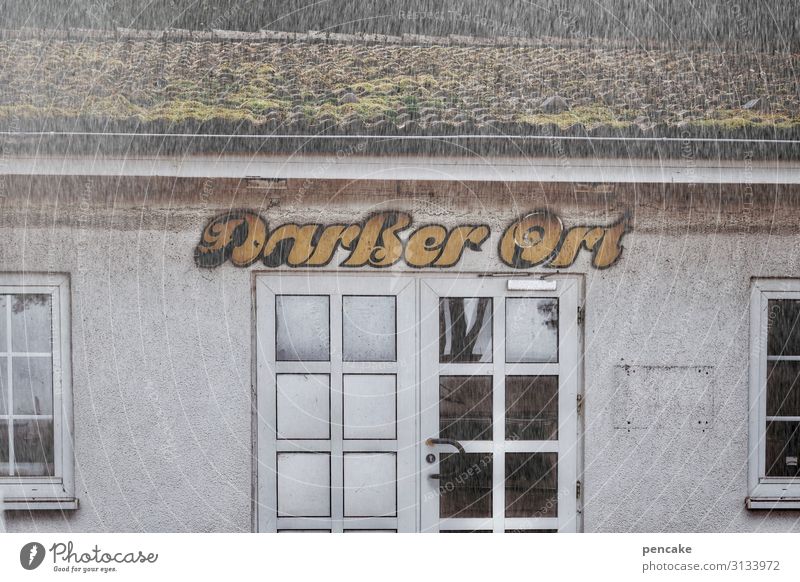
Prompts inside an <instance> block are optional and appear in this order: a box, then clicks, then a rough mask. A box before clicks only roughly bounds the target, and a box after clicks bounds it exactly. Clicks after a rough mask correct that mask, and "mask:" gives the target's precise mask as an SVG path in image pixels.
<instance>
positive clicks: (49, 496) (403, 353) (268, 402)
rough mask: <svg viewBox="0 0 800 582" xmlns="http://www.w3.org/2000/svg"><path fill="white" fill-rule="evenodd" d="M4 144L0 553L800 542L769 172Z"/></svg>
mask: <svg viewBox="0 0 800 582" xmlns="http://www.w3.org/2000/svg"><path fill="white" fill-rule="evenodd" d="M11 133H14V135H13V136H11V137H8V136H7V138H8V139H9V140H11V139H12V138H13V140H14V141H9V143H10V144H11V145H12V146H13V148H12V149H11V150H9V152H10V153H8V154H7V155H6V156H5V158H4V160H5V163H4V165H3V167H2V171H3V190H4V192H5V196H4V198H3V200H2V204H3V213H2V222H1V223H0V230H1V231H2V238H3V241H4V245H3V247H2V248H3V251H2V253H1V254H0V286H2V287H3V289H2V290H0V298H2V301H3V302H2V304H0V313H1V314H2V320H0V321H2V322H3V324H4V325H2V326H0V328H1V329H2V330H3V334H2V336H0V339H2V342H0V352H2V357H3V361H2V364H3V368H2V377H3V382H4V384H0V387H3V388H4V390H3V396H4V400H3V405H2V406H3V408H0V419H2V420H0V427H2V430H0V468H2V470H3V472H4V473H5V474H6V475H5V476H3V477H2V478H0V491H1V492H2V496H3V504H4V505H3V507H4V509H5V511H4V512H3V513H2V522H1V523H2V525H3V528H4V529H5V530H6V531H9V532H24V531H65V530H68V531H201V532H206V531H290V530H300V531H307V530H313V531H333V532H339V531H401V532H405V531H547V532H554V531H562V532H583V531H585V532H604V531H610V532H629V531H741V532H745V531H748V532H749V531H765V532H767V531H768V532H780V531H791V530H796V529H797V517H798V513H797V511H798V509H800V480H799V479H798V477H797V475H798V461H797V459H798V454H800V436H798V434H800V433H798V430H797V429H798V426H799V425H800V397H798V394H800V388H798V387H797V382H796V379H797V372H796V370H795V367H796V362H797V360H798V359H800V339H798V338H800V331H798V328H797V323H798V321H797V320H798V317H799V316H800V278H798V268H799V266H800V263H799V261H800V254H798V253H797V251H796V249H797V246H798V244H800V231H798V226H797V224H798V216H800V200H799V199H798V194H800V190H799V189H798V188H799V186H798V184H800V169H798V167H797V164H796V161H793V160H796V157H793V156H794V153H792V150H791V149H790V146H791V144H788V145H787V144H781V143H780V140H772V141H769V140H767V141H768V142H769V143H767V144H766V145H765V144H764V140H762V139H761V138H753V139H750V140H744V142H743V143H739V142H738V141H737V140H738V139H739V138H735V137H734V138H730V140H729V141H730V142H731V143H733V144H734V146H735V147H734V149H733V150H732V151H726V152H725V153H723V154H719V151H717V150H716V149H714V148H723V147H726V145H725V144H726V143H727V142H726V140H725V139H718V140H714V139H710V138H707V137H703V136H699V135H694V134H692V136H691V137H689V136H687V137H683V138H682V137H681V134H680V133H678V134H677V136H673V137H671V138H669V137H667V138H653V141H654V142H657V143H658V144H668V146H669V148H671V149H669V148H667V149H664V150H663V151H662V150H658V151H656V154H657V155H655V154H652V153H651V154H650V155H644V154H642V153H641V152H639V153H637V154H636V155H631V156H627V157H626V156H621V155H619V153H620V152H621V151H625V150H626V149H627V148H638V147H640V144H641V142H640V141H637V140H636V139H633V138H630V137H625V136H618V137H616V138H614V139H612V140H610V141H606V140H605V138H602V137H600V136H590V135H584V136H583V137H581V139H580V140H576V143H575V144H574V145H573V142H572V141H570V139H569V136H568V135H559V136H557V137H553V136H548V135H541V134H539V135H538V143H539V145H538V146H536V147H540V148H541V149H539V150H538V151H526V150H525V149H524V148H525V147H527V145H524V144H529V143H531V141H530V140H532V138H534V137H536V136H527V137H526V136H518V137H519V138H520V140H521V141H519V142H518V143H521V144H523V147H522V150H521V151H520V152H518V153H517V155H509V154H508V150H509V147H508V145H507V144H505V145H503V144H504V143H505V142H504V140H503V139H502V138H499V137H498V136H496V135H495V136H489V135H487V136H474V137H472V138H470V139H472V140H473V141H472V142H471V143H472V144H473V145H474V144H477V146H476V147H475V148H472V147H471V149H470V151H469V153H465V152H457V150H459V149H460V145H459V140H458V138H457V136H456V138H455V139H450V138H449V137H448V138H444V137H441V136H439V137H437V136H435V135H434V136H431V135H428V136H424V137H425V141H426V143H427V144H430V143H432V142H440V141H445V142H447V144H448V145H447V147H446V148H445V149H444V151H439V152H434V153H431V152H427V151H423V149H424V148H419V147H418V146H410V145H408V144H409V142H410V141H413V140H411V139H410V138H409V136H395V137H393V138H389V140H390V141H392V142H393V143H394V144H395V145H394V146H392V147H394V148H395V151H391V149H390V151H387V150H386V147H385V145H384V142H385V141H386V139H387V138H385V137H382V136H380V135H372V136H363V137H359V136H358V135H357V133H356V132H352V135H351V136H350V137H352V139H351V140H348V136H341V135H340V136H338V137H337V139H338V140H339V142H337V143H338V144H339V145H337V147H336V148H335V149H334V148H331V147H328V146H324V147H322V148H321V149H322V150H326V149H327V151H320V152H312V151H308V148H300V149H299V150H297V149H296V147H295V146H296V144H295V141H296V140H297V139H298V138H297V137H296V136H291V135H287V136H284V137H283V138H275V137H272V138H268V137H265V136H261V137H260V139H259V140H258V145H257V146H252V145H251V144H252V143H253V141H254V140H252V139H250V138H248V137H247V136H245V137H242V136H237V137H235V138H230V140H229V141H228V142H226V143H228V145H224V146H223V145H219V141H218V140H220V139H225V138H220V137H219V136H217V137H214V138H213V139H211V140H210V142H209V140H204V148H203V151H196V150H194V149H193V148H192V147H191V146H188V145H187V144H191V143H192V142H193V141H196V140H198V139H199V138H198V137H197V135H195V136H192V135H184V136H179V135H175V134H170V136H167V137H163V136H162V137H163V139H164V140H168V141H170V140H171V141H170V144H172V145H170V146H169V147H167V148H166V149H165V150H162V149H161V146H160V145H159V144H160V143H161V141H160V140H162V137H158V138H156V141H155V143H154V142H153V138H152V136H149V137H148V136H142V135H141V134H140V135H139V136H133V137H131V136H130V135H126V136H125V137H123V138H120V137H119V136H110V133H109V132H106V133H103V132H99V133H96V132H87V135H85V136H83V137H81V136H80V135H78V136H77V137H75V133H73V134H64V135H49V136H48V135H45V134H42V133H37V132H34V131H29V132H27V131H25V130H24V128H23V129H20V128H16V129H14V131H13V132H11ZM89 134H91V135H89ZM8 135H10V134H8ZM70 135H71V136H72V137H70ZM251 137H252V136H251ZM410 137H412V138H413V137H414V136H410ZM450 137H452V136H450ZM314 139H317V140H319V138H318V137H316V138H314V137H310V138H309V140H310V141H313V140H314ZM415 139H416V138H415ZM71 140H75V141H76V142H80V143H78V144H76V143H72V141H71ZM104 140H105V141H104ZM108 140H113V141H108ZM148 140H150V141H148ZM214 140H217V141H214ZM526 140H528V141H526ZM659 140H660V141H659ZM286 141H289V142H291V144H290V145H287V146H284V145H280V144H281V143H282V142H286ZM301 141H302V140H301ZM323 141H324V140H323ZM533 141H536V140H533ZM230 142H235V143H237V144H239V145H238V146H236V147H233V146H230ZM42 143H44V144H45V147H44V148H42V147H41V144H42ZM341 143H344V144H345V145H344V146H342V145H341ZM37 144H38V145H37ZM174 144H179V147H180V148H185V149H183V150H179V151H177V152H176V150H175V148H174V147H173V146H174ZM242 144H244V145H242ZM265 144H267V145H265ZM274 144H278V145H274ZM254 147H255V149H256V150H261V151H252V150H253V148H254ZM284 147H287V148H290V149H292V150H296V151H292V152H289V153H287V152H285V151H281V149H282V148H284ZM658 147H662V145H658ZM554 148H555V149H554ZM560 148H561V149H560ZM575 148H583V153H582V154H580V155H579V153H577V150H576V149H575ZM709 148H711V149H713V150H714V151H716V152H717V155H716V156H713V155H709V154H708V149H709ZM748 148H752V149H748ZM765 148H767V149H766V150H765ZM769 148H778V150H775V151H778V154H774V152H773V151H772V150H771V149H769ZM781 148H782V149H781ZM511 149H512V150H513V149H514V148H513V147H512V148H511ZM496 151H501V153H493V152H496ZM587 151H589V152H592V151H593V152H595V154H594V155H586V152H587ZM605 151H611V152H612V153H614V152H615V155H604V154H601V153H597V152H605ZM752 151H755V152H756V153H755V155H753V153H752ZM454 152H455V153H454ZM686 152H688V153H686ZM662 153H663V154H664V155H661V154H662Z"/></svg>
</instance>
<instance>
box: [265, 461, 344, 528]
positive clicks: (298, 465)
mask: <svg viewBox="0 0 800 582" xmlns="http://www.w3.org/2000/svg"><path fill="white" fill-rule="evenodd" d="M330 487H331V456H330V453H278V516H279V517H330V515H331V489H330Z"/></svg>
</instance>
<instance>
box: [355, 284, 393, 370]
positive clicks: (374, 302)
mask: <svg viewBox="0 0 800 582" xmlns="http://www.w3.org/2000/svg"><path fill="white" fill-rule="evenodd" d="M395 310H396V307H395V298H394V297H369V296H363V295H362V296H345V297H343V298H342V333H343V337H342V341H343V343H342V351H343V357H344V360H345V361H346V362H393V361H394V360H395V358H396V356H395V332H396V328H397V324H396V323H395V321H396V320H395Z"/></svg>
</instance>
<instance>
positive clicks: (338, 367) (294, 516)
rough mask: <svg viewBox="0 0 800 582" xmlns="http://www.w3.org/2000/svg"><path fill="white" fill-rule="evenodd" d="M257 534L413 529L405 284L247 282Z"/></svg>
mask: <svg viewBox="0 0 800 582" xmlns="http://www.w3.org/2000/svg"><path fill="white" fill-rule="evenodd" d="M256 281H257V282H256V317H257V326H256V350H257V362H258V363H257V375H256V381H257V413H258V419H257V423H258V507H257V516H258V529H259V531H278V530H280V531H295V530H315V531H332V532H341V531H344V530H363V529H368V530H383V531H415V530H416V529H417V511H416V507H417V491H418V488H417V473H418V470H417V466H416V463H417V459H416V426H415V411H416V409H417V403H416V386H415V382H414V379H415V376H416V368H415V349H414V348H415V330H414V322H415V285H414V281H413V280H412V279H408V278H398V277H372V276H371V277H352V276H347V275H342V276H310V275H293V274H283V275H281V276H279V277H278V276H262V277H258V278H257V280H256Z"/></svg>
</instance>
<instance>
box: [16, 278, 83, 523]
mask: <svg viewBox="0 0 800 582" xmlns="http://www.w3.org/2000/svg"><path fill="white" fill-rule="evenodd" d="M0 293H2V294H15V293H36V294H45V295H50V296H51V298H52V303H51V305H52V318H51V330H50V333H51V337H52V351H53V438H54V441H55V442H54V450H53V461H54V465H55V466H54V474H53V476H50V477H13V476H8V475H5V476H0V509H3V510H6V511H8V510H68V509H77V508H78V501H77V499H76V498H75V473H74V460H73V440H72V435H73V424H72V423H73V418H72V358H71V350H70V348H71V339H70V330H71V327H70V287H69V276H68V275H67V274H61V273H0ZM8 325H9V326H10V322H9V323H8ZM5 333H9V331H8V330H6V331H5ZM11 348H12V350H13V346H11ZM11 353H13V352H11ZM8 354H9V352H3V355H4V356H7V355H8ZM9 373H10V372H9Z"/></svg>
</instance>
